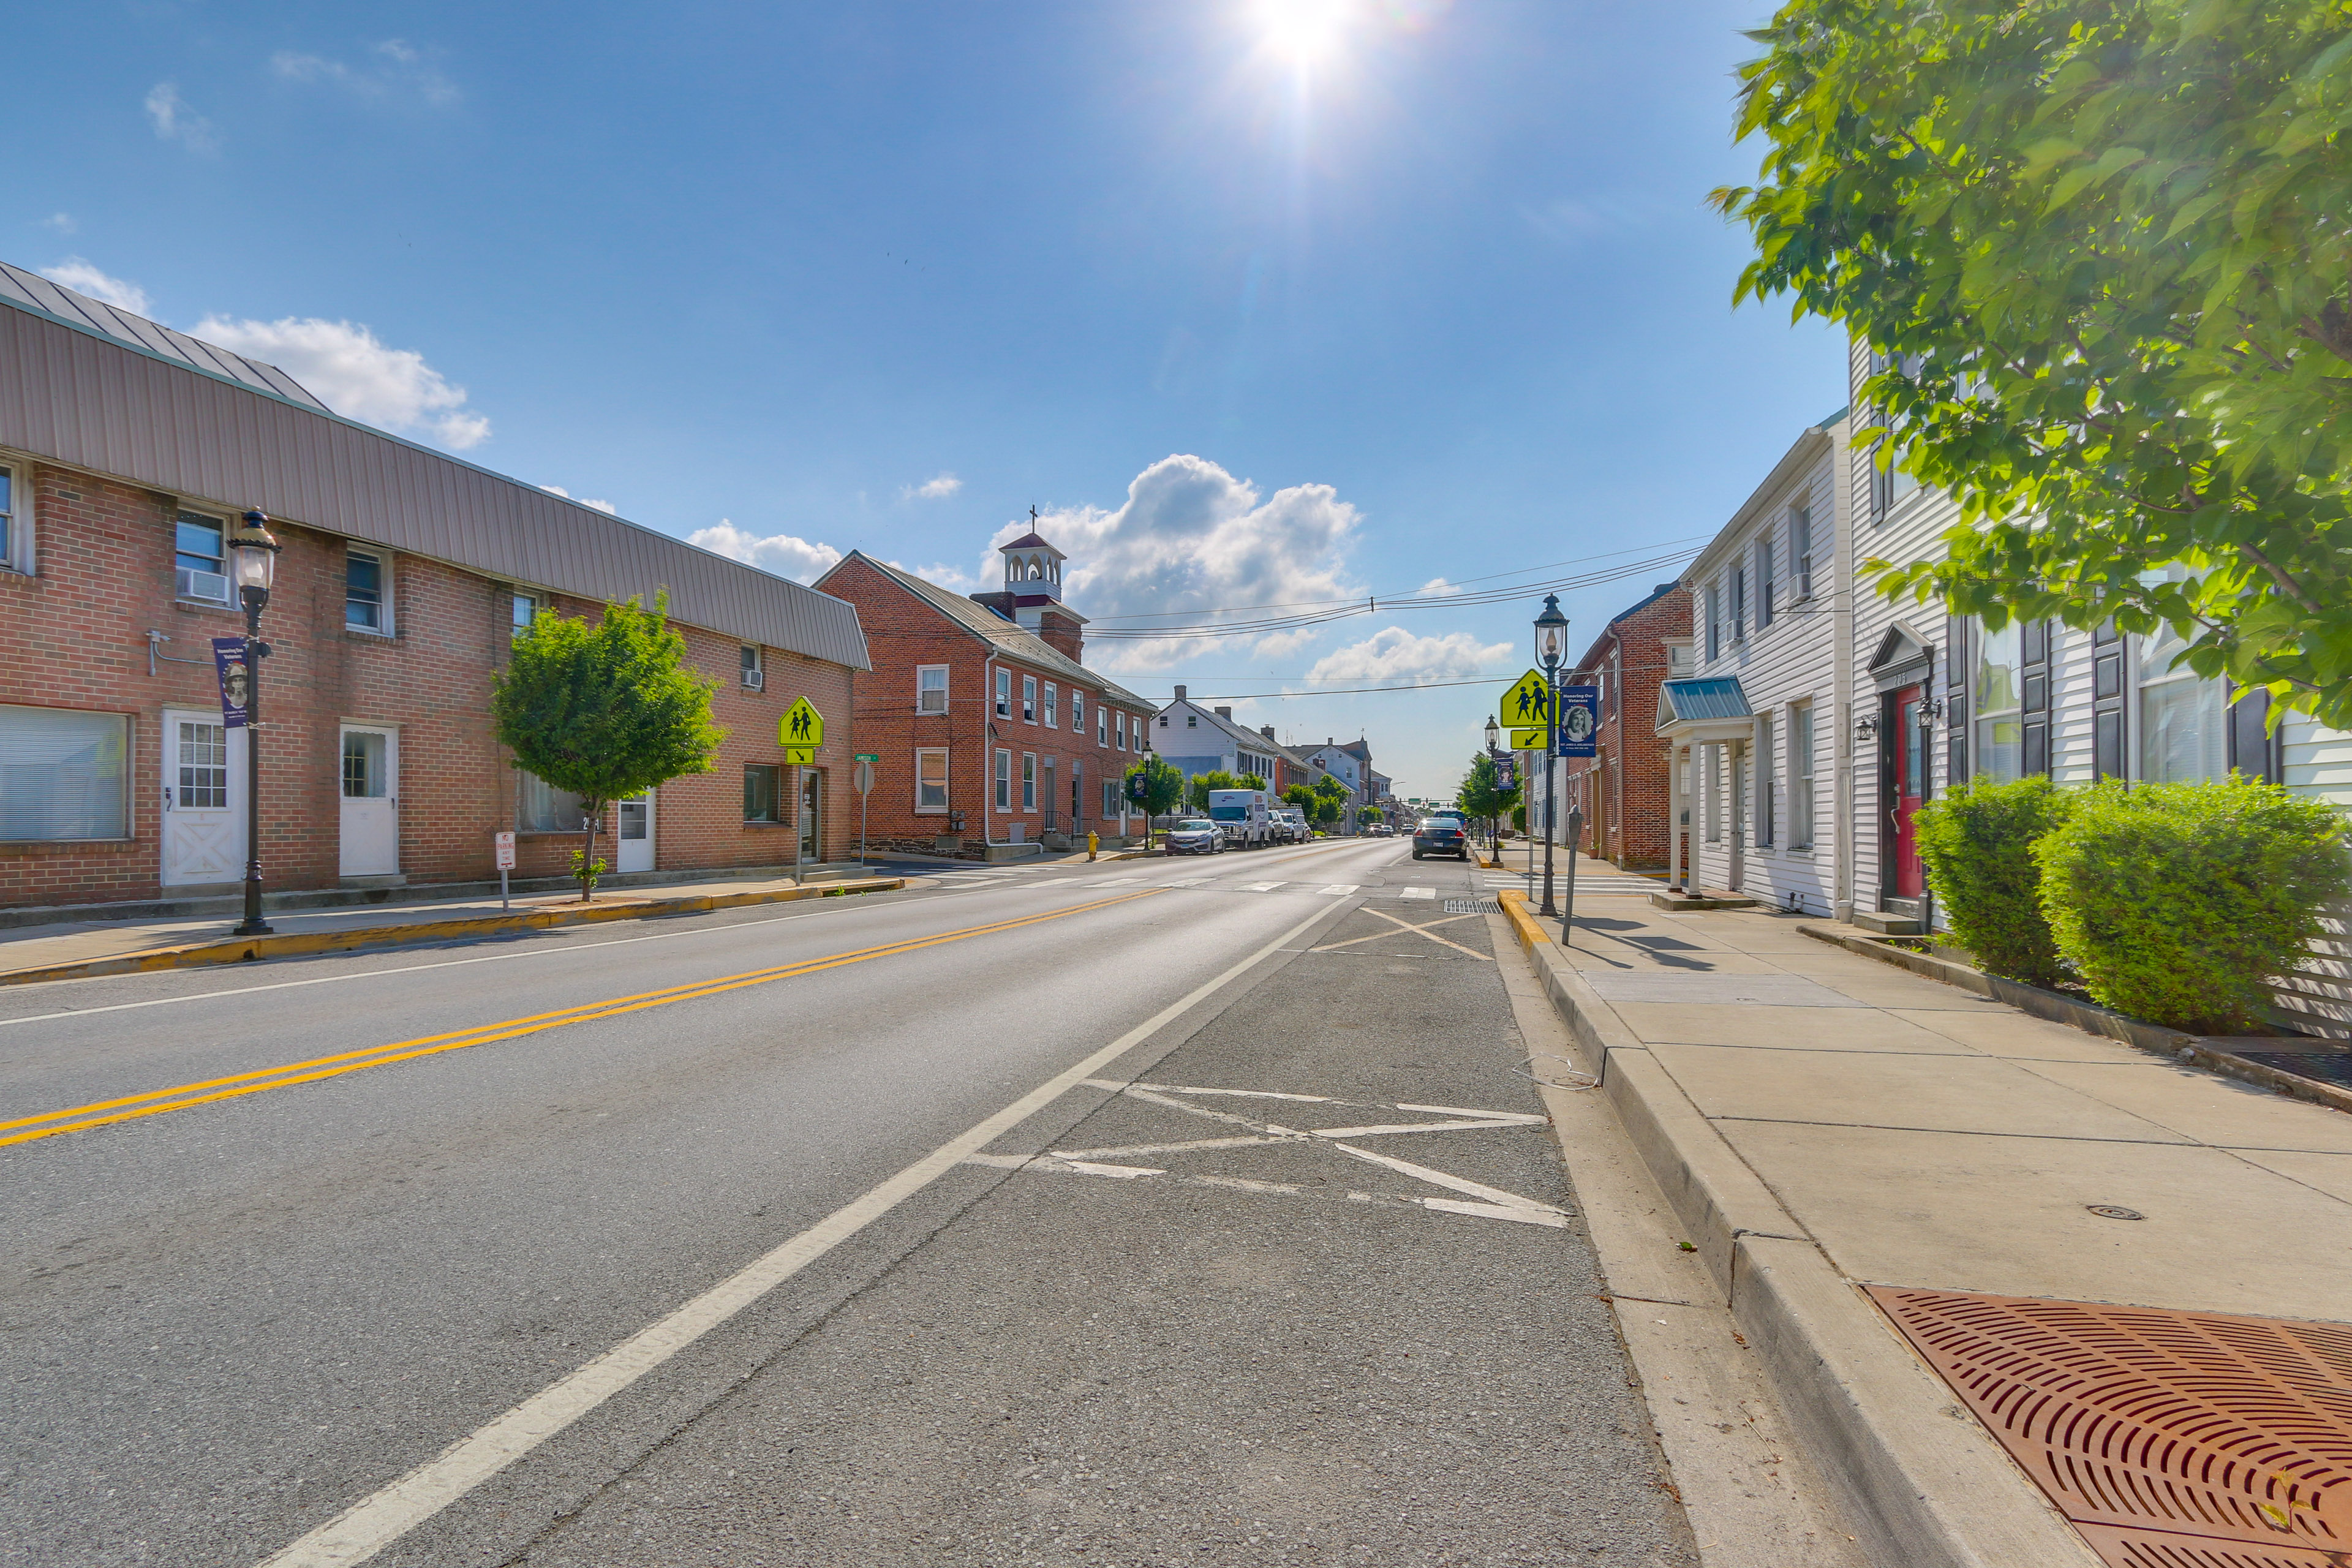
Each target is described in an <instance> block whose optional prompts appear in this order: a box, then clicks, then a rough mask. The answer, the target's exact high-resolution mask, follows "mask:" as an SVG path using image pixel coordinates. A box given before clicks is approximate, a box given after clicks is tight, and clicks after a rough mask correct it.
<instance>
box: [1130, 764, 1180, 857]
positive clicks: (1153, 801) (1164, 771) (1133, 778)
mask: <svg viewBox="0 0 2352 1568" xmlns="http://www.w3.org/2000/svg"><path fill="white" fill-rule="evenodd" d="M1127 798H1128V799H1129V802H1131V803H1132V804H1134V805H1139V806H1140V807H1142V808H1143V845H1144V847H1145V848H1147V849H1148V848H1150V847H1151V819H1152V818H1153V817H1155V816H1167V815H1168V814H1169V813H1170V812H1171V811H1173V810H1175V809H1176V805H1177V803H1178V802H1179V801H1181V800H1182V799H1183V798H1184V774H1183V773H1182V772H1181V770H1179V769H1178V768H1177V766H1176V764H1175V763H1171V762H1170V761H1168V759H1166V758H1165V757H1162V756H1160V755H1159V754H1158V753H1156V752H1155V753H1153V754H1152V755H1150V756H1148V757H1146V758H1144V759H1143V760H1142V761H1141V762H1139V763H1136V764H1135V765H1134V766H1133V767H1131V768H1129V769H1128V770H1127Z"/></svg>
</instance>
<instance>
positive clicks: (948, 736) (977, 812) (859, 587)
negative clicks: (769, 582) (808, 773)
mask: <svg viewBox="0 0 2352 1568" xmlns="http://www.w3.org/2000/svg"><path fill="white" fill-rule="evenodd" d="M1003 555H1004V563H1005V565H1004V572H1005V587H1004V589H1003V591H1002V592H1000V593H995V594H975V595H971V596H970V597H969V598H967V597H966V596H964V595H961V594H958V593H956V592H955V591H954V590H952V589H949V588H942V587H940V585H939V584H936V583H929V582H926V581H924V580H923V579H922V578H920V577H918V576H916V575H915V574H913V573H911V572H906V571H902V570H900V569H899V568H898V567H896V566H892V565H890V564H889V563H887V562H882V561H877V560H875V559H874V558H873V557H872V556H870V555H867V554H866V553H865V552H862V551H852V552H850V554H849V555H848V557H847V558H846V559H845V560H844V561H842V562H841V563H840V564H838V565H836V566H835V567H834V568H833V570H832V571H830V572H827V573H826V574H824V576H823V577H820V578H819V579H817V584H816V585H817V586H818V587H819V588H820V589H822V590H823V591H824V592H825V593H827V594H832V595H838V596H839V597H841V598H844V599H846V600H848V601H849V602H850V603H851V604H853V605H856V607H857V617H858V622H859V624H860V625H861V626H863V627H864V628H865V632H866V643H867V646H868V647H870V648H871V650H872V658H873V661H874V673H873V674H872V675H871V676H870V677H868V678H866V679H864V680H862V681H861V682H860V683H859V687H858V701H857V712H856V724H857V736H858V749H859V750H860V751H862V752H870V753H874V754H877V755H878V756H880V757H881V759H882V760H881V762H880V763H877V764H876V767H875V783H874V792H873V794H872V795H871V796H870V797H869V799H868V801H867V810H868V812H869V813H870V816H871V826H870V827H869V830H868V831H869V833H870V834H871V839H870V842H872V843H873V844H875V845H876V846H877V847H883V848H897V849H903V850H914V851H918V852H920V853H926V854H947V855H957V856H963V857H969V858H981V857H984V856H986V855H987V854H988V853H989V852H990V847H991V846H994V847H996V849H995V852H996V853H997V854H998V855H1000V856H1002V855H1006V854H1017V853H1020V852H1021V851H1019V850H1014V849H1011V848H1009V847H1010V846H1014V845H1027V844H1034V843H1039V842H1044V843H1045V844H1047V845H1048V846H1060V845H1064V844H1068V843H1074V842H1076V841H1077V840H1079V839H1081V838H1083V837H1085V835H1086V834H1087V833H1088V832H1089V831H1093V832H1098V833H1100V834H1102V835H1103V837H1106V838H1111V839H1121V840H1123V839H1124V838H1125V837H1127V836H1128V835H1129V834H1140V833H1141V832H1142V831H1143V818H1142V816H1140V815H1139V814H1130V813H1129V808H1128V805H1127V802H1126V799H1125V795H1124V791H1123V788H1122V785H1123V782H1124V780H1125V778H1126V774H1127V770H1128V769H1129V767H1130V766H1132V765H1133V764H1134V763H1137V762H1139V761H1140V760H1141V759H1142V756H1143V752H1144V746H1145V740H1144V725H1145V721H1146V720H1147V719H1148V718H1149V716H1150V714H1151V713H1152V712H1153V710H1154V705H1153V704H1151V703H1150V702H1147V701H1145V700H1143V699H1142V698H1140V697H1138V696H1136V695H1135V693H1133V692H1131V691H1129V690H1126V689H1123V688H1121V687H1119V686H1117V685H1115V684H1113V683H1112V682H1110V681H1109V680H1107V679H1104V678H1103V677H1102V676H1100V675H1098V674H1097V673H1096V672H1095V671H1093V670H1090V669H1088V668H1086V666H1085V665H1083V664H1081V663H1080V662H1079V657H1080V655H1081V654H1082V653H1083V652H1084V643H1083V641H1082V640H1081V638H1082V634H1081V632H1080V629H1079V628H1080V627H1082V626H1084V625H1085V624H1086V623H1085V620H1084V618H1083V617H1081V616H1078V615H1077V614H1076V612H1074V611H1071V610H1069V609H1067V608H1066V607H1065V606H1064V605H1063V604H1062V602H1061V595H1062V590H1061V583H1062V573H1061V563H1062V560H1063V557H1062V552H1060V551H1058V550H1055V548H1054V547H1053V546H1052V545H1050V544H1048V543H1046V542H1045V541H1044V540H1043V539H1040V538H1039V537H1038V536H1037V535H1036V534H1034V533H1031V534H1029V535H1027V536H1025V537H1024V538H1021V539H1016V540H1014V541H1013V542H1012V543H1010V544H1007V545H1005V546H1003ZM1016 617H1017V618H1016Z"/></svg>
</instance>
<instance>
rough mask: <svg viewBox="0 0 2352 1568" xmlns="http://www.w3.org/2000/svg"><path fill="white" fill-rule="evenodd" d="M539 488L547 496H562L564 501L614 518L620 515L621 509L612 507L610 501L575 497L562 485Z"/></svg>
mask: <svg viewBox="0 0 2352 1568" xmlns="http://www.w3.org/2000/svg"><path fill="white" fill-rule="evenodd" d="M539 488H540V489H543V490H545V491H546V492H547V493H548V494H549V495H551V496H562V498H563V499H564V500H576V501H578V502H579V503H580V504H581V505H582V506H593V507H594V508H595V509H596V510H598V511H603V512H610V513H611V514H612V515H614V517H618V516H620V515H621V509H620V508H619V507H616V506H614V504H613V503H612V502H611V501H608V500H589V499H588V498H587V497H586V496H576V495H573V494H572V492H571V491H570V490H567V489H564V488H563V487H562V485H541V486H540V487H539Z"/></svg>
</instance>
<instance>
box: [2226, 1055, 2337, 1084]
mask: <svg viewBox="0 0 2352 1568" xmlns="http://www.w3.org/2000/svg"><path fill="white" fill-rule="evenodd" d="M2230 1054H2231V1056H2234V1057H2241V1058H2244V1059H2245V1060H2247V1061H2250V1062H2258V1063H2260V1064H2261V1065H2262V1066H2263V1067H2266V1068H2277V1069H2278V1070H2279V1071H2281V1072H2291V1073H2294V1074H2295V1075H2296V1076H2297V1077H2300V1078H2308V1079H2317V1080H2318V1081H2319V1082H2321V1083H2334V1084H2341V1085H2343V1086H2344V1087H2345V1088H2346V1089H2352V1051H2232V1052H2231V1053H2230Z"/></svg>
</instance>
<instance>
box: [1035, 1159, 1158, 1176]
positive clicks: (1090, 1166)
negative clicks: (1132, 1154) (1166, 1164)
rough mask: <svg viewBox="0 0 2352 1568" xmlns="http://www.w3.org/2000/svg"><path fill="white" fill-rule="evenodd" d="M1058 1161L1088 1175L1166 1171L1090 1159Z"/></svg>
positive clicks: (1127, 1174)
mask: <svg viewBox="0 0 2352 1568" xmlns="http://www.w3.org/2000/svg"><path fill="white" fill-rule="evenodd" d="M1060 1163H1062V1164H1065V1165H1067V1166H1068V1167H1069V1168H1070V1169H1071V1170H1073V1171H1084V1172H1085V1173H1087V1175H1089V1176H1118V1177H1122V1178H1125V1177H1132V1176H1164V1175H1166V1174H1167V1172H1165V1171H1161V1170H1154V1169H1152V1168H1151V1167H1150V1166H1149V1165H1105V1164H1099V1163H1097V1162H1095V1161H1092V1160H1064V1161H1062V1162H1060Z"/></svg>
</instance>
